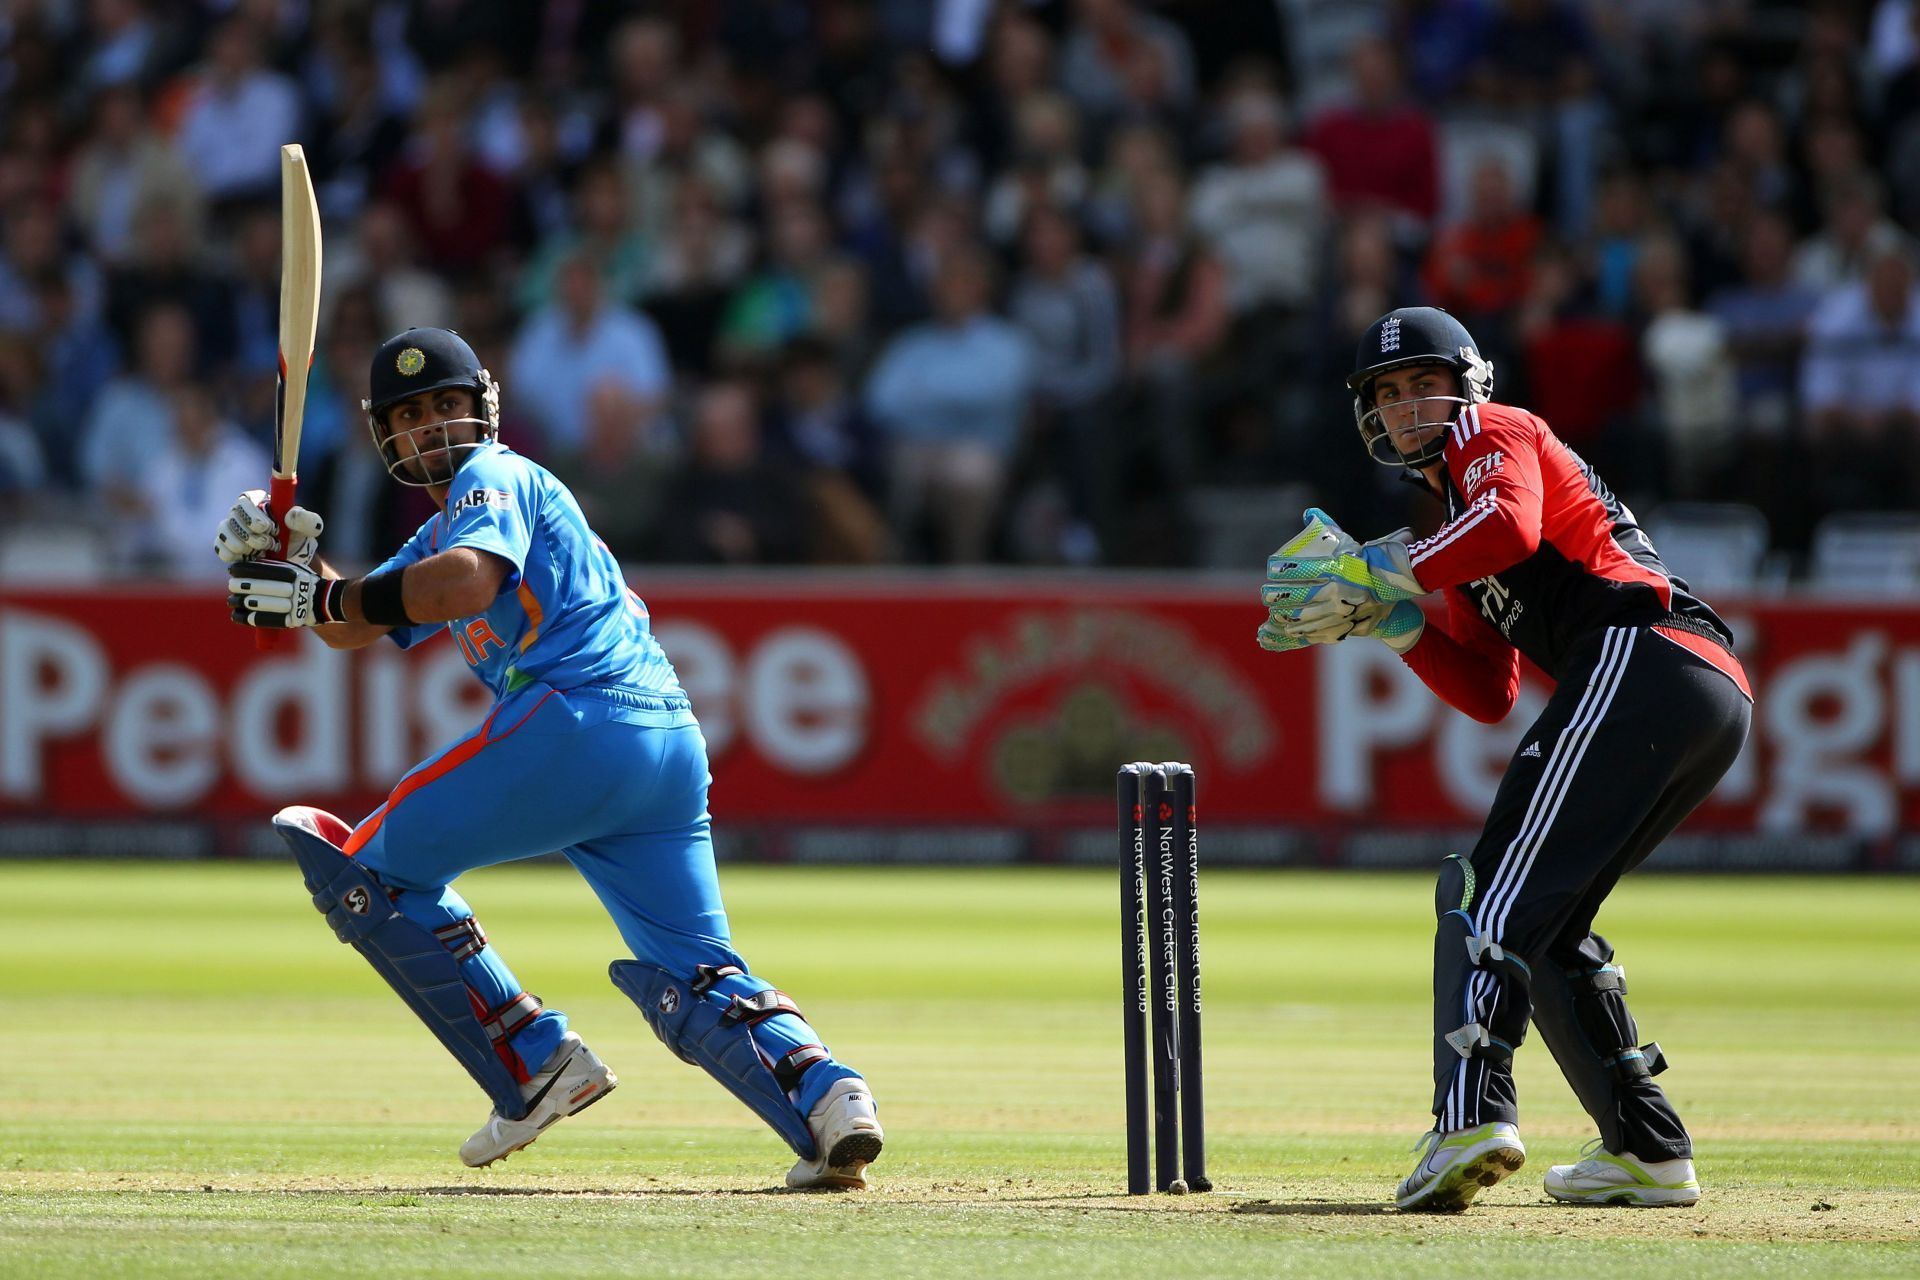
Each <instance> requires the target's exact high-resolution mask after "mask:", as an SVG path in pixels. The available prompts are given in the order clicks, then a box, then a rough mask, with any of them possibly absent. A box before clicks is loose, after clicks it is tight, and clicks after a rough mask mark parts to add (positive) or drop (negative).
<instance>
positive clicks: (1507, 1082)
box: [1260, 307, 1753, 1211]
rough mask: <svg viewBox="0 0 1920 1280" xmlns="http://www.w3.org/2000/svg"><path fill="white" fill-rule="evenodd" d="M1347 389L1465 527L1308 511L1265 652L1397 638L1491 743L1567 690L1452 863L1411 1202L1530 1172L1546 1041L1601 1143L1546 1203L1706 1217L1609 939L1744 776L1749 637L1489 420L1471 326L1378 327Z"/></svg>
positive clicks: (1530, 438)
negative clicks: (1372, 532)
mask: <svg viewBox="0 0 1920 1280" xmlns="http://www.w3.org/2000/svg"><path fill="white" fill-rule="evenodd" d="M1347 385H1348V386H1349V387H1350V388H1351V389H1352V391H1353V396H1354V400H1353V405H1354V416H1355V419H1356V420H1357V422H1358V424H1359V427H1360V437H1361V439H1362V440H1363V441H1364V442H1365V443H1366V446H1367V450H1368V452H1369V453H1370V454H1371V455H1372V456H1373V458H1374V459H1375V460H1376V461H1378V462H1382V463H1385V464H1386V465H1388V466H1392V467H1397V468H1401V469H1402V470H1403V471H1404V472H1405V474H1406V476H1407V478H1409V479H1410V480H1412V481H1413V482H1415V483H1417V484H1419V485H1420V486H1422V487H1423V488H1425V489H1427V490H1428V491H1430V492H1431V493H1432V494H1434V496H1436V497H1437V498H1439V499H1440V501H1441V502H1442V503H1444V504H1445V507H1446V516H1447V520H1446V523H1445V524H1444V525H1442V526H1441V528H1440V530H1439V531H1438V532H1437V533H1435V534H1434V535H1433V536H1432V537H1429V538H1423V539H1421V540H1419V541H1412V540H1411V539H1410V535H1409V532H1408V531H1407V530H1405V529H1403V530H1401V531H1399V532H1398V533H1395V534H1390V535H1389V536H1387V537H1385V538H1380V539H1376V540H1375V541H1373V542H1369V543H1367V544H1365V545H1364V546H1362V545H1358V544H1356V543H1355V542H1354V541H1353V540H1352V539H1350V538H1348V537H1347V536H1346V535H1345V534H1344V533H1342V532H1341V531H1340V530H1339V529H1338V527H1337V526H1335V525H1334V524H1333V522H1332V521H1331V520H1329V519H1327V518H1326V517H1325V516H1324V515H1323V514H1322V513H1321V512H1318V511H1309V512H1308V513H1307V514H1308V517H1309V519H1308V524H1307V527H1306V529H1304V530H1303V531H1302V532H1301V534H1300V535H1299V536H1298V537H1296V538H1295V539H1294V540H1293V541H1292V542H1290V543H1288V544H1287V546H1285V547H1283V548H1281V550H1280V551H1279V552H1277V553H1276V554H1275V555H1274V556H1273V557H1272V558H1271V559H1270V560H1269V561H1268V565H1267V583H1266V586H1265V588H1264V589H1263V592H1262V601H1263V603H1264V604H1265V605H1266V607H1267V609H1268V611H1269V616H1268V620H1267V622H1266V624H1265V625H1263V626H1262V627H1261V628H1260V644H1261V646H1262V647H1263V648H1267V649H1272V650H1276V651H1280V650H1288V649H1296V648H1302V647H1304V646H1307V645H1314V644H1333V643H1337V642H1339V641H1342V640H1345V639H1348V638H1350V637H1353V636H1365V635H1372V636H1375V637H1377V638H1378V639H1380V640H1382V641H1384V642H1385V643H1386V644H1387V645H1388V646H1389V647H1390V648H1392V649H1393V650H1394V651H1395V652H1396V653H1398V654H1399V655H1400V657H1401V659H1402V660H1403V661H1404V662H1405V663H1406V664H1407V665H1408V666H1409V667H1411V668H1412V669H1413V671H1414V672H1415V673H1416V674H1418V675H1419V677H1420V678H1421V680H1423V681H1425V682H1426V684H1427V687H1428V688H1430V689H1432V690H1433V691H1434V692H1435V693H1436V694H1438V695H1439V696H1440V697H1441V698H1443V699H1444V700H1445V701H1446V702H1447V703H1448V704H1449V705H1451V706H1453V707H1455V708H1456V709H1458V710H1460V711H1463V712H1465V713H1466V714H1467V715H1470V716H1472V717H1473V718H1474V719H1476V720H1480V721H1483V722H1485V723H1488V724H1491V723H1494V722H1497V721H1499V720H1501V719H1503V718H1505V716H1506V715H1507V713H1508V712H1510V711H1511V710H1512V709H1513V706H1514V701H1515V698H1516V695H1517V694H1518V692H1519V685H1520V659H1521V658H1522V657H1523V656H1524V657H1525V658H1526V659H1527V660H1528V661H1529V662H1531V663H1532V664H1533V665H1534V666H1536V667H1538V668H1539V669H1540V670H1541V671H1543V672H1545V673H1546V674H1547V675H1548V676H1549V677H1551V678H1552V679H1553V680H1554V681H1555V683H1556V689H1555V691H1554V694H1553V696H1552V697H1551V698H1550V699H1549V701H1548V703H1547V706H1546V710H1544V711H1543V712H1541V714H1540V716H1539V718H1538V719H1537V720H1535V721H1534V723H1533V725H1532V726H1531V727H1530V728H1529V729H1528V730H1527V732H1526V733H1525V734H1524V735H1522V737H1521V745H1520V746H1519V747H1518V748H1517V749H1516V750H1515V752H1514V756H1513V759H1512V760H1511V761H1509V763H1508V765H1507V772H1506V775H1505V777H1503V778H1502V779H1501V782H1500V788H1499V791H1498V792H1497V794H1496V795H1495V798H1494V802H1493V809H1492V811H1491V812H1490V813H1489V814H1488V815H1487V821H1486V827H1485V829H1484V830H1483V831H1482V833H1481V836H1480V840H1479V843H1477V844H1476V845H1475V846H1474V847H1473V851H1472V852H1471V853H1470V854H1468V855H1466V856H1464V857H1463V856H1461V855H1459V854H1454V855H1450V856H1449V857H1448V858H1447V859H1446V860H1445V862H1444V863H1442V865H1441V870H1440V884H1439V893H1438V900H1437V902H1436V910H1437V912H1438V914H1439V918H1440V920H1439V928H1438V932H1437V934H1436V937H1435V942H1434V962H1433V963H1434V970H1433V993H1434V1041H1433V1050H1434V1097H1433V1113H1434V1127H1433V1130H1432V1132H1431V1133H1429V1134H1428V1135H1427V1136H1426V1138H1425V1139H1424V1140H1423V1141H1422V1144H1421V1147H1420V1156H1419V1160H1418V1162H1417V1163H1416V1164H1415V1165H1414V1169H1413V1172H1412V1173H1411V1174H1409V1175H1408V1176H1407V1178H1406V1180H1405V1181H1403V1182H1402V1183H1401V1184H1400V1188H1399V1192H1398V1194H1397V1196H1396V1200H1397V1203H1398V1204H1399V1205H1400V1207H1401V1208H1403V1209H1432V1210H1446V1211H1451V1210H1458V1209H1463V1208H1465V1207H1466V1206H1467V1204H1468V1203H1469V1202H1470V1201H1471V1200H1472V1199H1473V1197H1474V1195H1475V1194H1477V1193H1478V1192H1479V1190H1480V1188H1481V1187H1483V1186H1492V1185H1493V1184H1494V1183H1496V1182H1498V1181H1500V1179H1502V1178H1504V1177H1506V1176H1507V1175H1508V1174H1509V1173H1512V1172H1513V1171H1514V1170H1516V1169H1518V1168H1519V1167H1520V1166H1521V1164H1522V1163H1523V1162H1524V1161H1525V1159H1526V1150H1525V1148H1524V1147H1523V1146H1522V1145H1521V1143H1520V1133H1519V1129H1518V1127H1517V1125H1518V1121H1519V1109H1518V1103H1517V1101H1516V1098H1515V1095H1514V1087H1513V1072H1512V1057H1513V1052H1514V1050H1515V1049H1516V1048H1517V1047H1518V1046H1519V1044H1520V1042H1521V1040H1522V1039H1524V1038H1525V1036H1526V1031H1527V1023H1528V1020H1529V1018H1531V1020H1532V1022H1533V1025H1535V1026H1536V1027H1538V1028H1539V1029H1540V1034H1541V1036H1542V1038H1543V1039H1545V1040H1546V1042H1547V1048H1548V1049H1549V1050H1551V1051H1552V1053H1553V1056H1554V1059H1555V1060H1556V1061H1557V1062H1558V1063H1559V1064H1560V1069H1561V1070H1562V1071H1563V1072H1564V1073H1565V1074H1566V1077H1567V1082H1568V1083H1569V1084H1571V1085H1572V1086H1573V1090H1574V1092H1575V1093H1576V1094H1577V1095H1578V1096H1579V1098H1580V1103H1581V1105H1582V1106H1583V1107H1585V1108H1586V1110H1587V1113H1588V1114H1589V1115H1591V1116H1592V1117H1593V1122H1594V1124H1595V1125H1596V1126H1597V1127H1598V1128H1599V1137H1598V1139H1597V1140H1596V1141H1595V1142H1594V1143H1593V1144H1591V1145H1590V1146H1589V1147H1588V1149H1587V1150H1586V1151H1585V1152H1583V1153H1582V1155H1583V1156H1584V1158H1583V1159H1581V1160H1579V1161H1577V1162H1575V1163H1573V1164H1566V1165H1555V1166H1553V1167H1552V1168H1551V1169H1549V1170H1548V1171H1547V1176H1546V1189H1547V1194H1548V1195H1550V1196H1552V1197H1554V1198H1555V1199H1558V1200H1566V1201H1573V1202H1576V1203H1584V1204H1599V1203H1626V1204H1633V1205H1669V1204H1692V1203H1694V1202H1695V1201H1696V1200H1698V1199H1699V1198H1700V1187H1699V1183H1698V1181H1697V1180H1696V1178H1695V1176H1694V1167H1693V1146H1692V1142H1691V1140H1690V1139H1689V1137H1688V1135H1687V1130H1686V1127H1685V1126H1684V1125H1682V1124H1681V1123H1680V1117H1679V1116H1678V1115H1677V1114H1676V1113H1675V1112H1674V1109H1673V1104H1672V1103H1671V1102H1670V1101H1669V1100H1668V1098H1667V1096H1666V1094H1665V1093H1663V1092H1662V1091H1661V1089H1660V1086H1659V1085H1657V1084H1655V1083H1654V1079H1653V1078H1654V1077H1655V1076H1656V1075H1658V1074H1659V1073H1660V1072H1661V1071H1662V1070H1663V1069H1664V1068H1665V1066H1666V1061H1665V1059H1664V1058H1663V1057H1662V1055H1661V1052H1660V1048H1659V1046H1658V1045H1656V1044H1642V1043H1641V1042H1640V1032H1639V1029H1638V1027H1637V1026H1636V1025H1635V1023H1634V1020H1633V1015H1632V1014H1631V1013H1629V1012H1628V1011H1627V1000H1626V995H1627V983H1626V975H1625V973H1624V972H1623V971H1622V969H1621V967H1620V966H1619V965H1617V964H1615V963H1614V952H1613V948H1612V947H1611V946H1609V945H1608V944H1607V941H1606V939H1605V938H1602V937H1601V936H1600V935H1599V934H1596V933H1594V932H1593V922H1594V916H1595V915H1596V913H1598V911H1599V910H1600V904H1601V903H1603V902H1604V901H1606V897H1607V894H1608V893H1610V892H1611V891H1612V889H1613V886H1614V884H1615V883H1616V882H1617V881H1618V880H1619V879H1620V877H1621V876H1622V875H1624V874H1626V873H1627V872H1628V871H1631V870H1632V869H1633V868H1634V867H1636V866H1638V865H1639V864H1640V863H1641V862H1642V861H1644V860H1645V859H1646V857H1647V855H1648V854H1649V853H1651V852H1652V851H1653V850H1654V848H1655V846H1657V845H1658V844H1659V843H1660V841H1661V840H1663V839H1664V838H1665V837H1666V835H1667V833H1668V832H1670V831H1672V830H1673V829H1674V827H1675V826H1676V825H1678V824H1679V822H1680V820H1681V819H1683V818H1685V817H1686V816H1687V814H1688V813H1690V812H1692V811H1693V809H1694V807H1695V806H1697V805H1698V804H1699V803H1700V802H1701V801H1702V800H1704V799H1705V798H1706V797H1707V795H1708V793H1709V792H1711V791H1712V790H1713V788H1714V785H1715V784H1716V783H1717V782H1718V781H1719V780H1720V778H1721V776H1722V775H1723V774H1725V773H1726V771H1727V769H1728V768H1729V767H1730V766H1731V765H1732V764H1733V761H1734V759H1735V757H1737V756H1738V755H1739V754H1740V748H1741V746H1742V744H1743V743H1744V742H1745V741H1746V737H1747V727H1748V724H1749V721H1750V720H1751V717H1752V703H1753V696H1752V691H1751V689H1750V688H1749V687H1748V684H1747V677H1746V674H1745V672H1744V671H1742V669H1741V666H1740V662H1739V660H1738V659H1737V658H1736V657H1735V656H1734V654H1733V637H1732V634H1731V633H1730V632H1729V631H1728V630H1727V627H1726V625H1725V624H1724V623H1722V622H1721V621H1720V619H1719V618H1718V617H1716V616H1715V615H1714V613H1713V611H1712V610H1711V609H1709V608H1708V607H1707V606H1706V605H1705V604H1704V603H1702V602H1701V601H1700V600H1699V599H1698V598H1697V597H1695V596H1694V595H1693V594H1692V593H1691V592H1690V591H1689V590H1688V588H1687V585H1686V583H1685V582H1683V581H1681V580H1680V579H1678V578H1675V577H1674V576H1673V575H1672V574H1671V573H1669V572H1668V571H1667V569H1666V567H1665V566H1664V565H1662V564H1661V562H1660V557H1659V556H1658V555H1657V554H1656V553H1655V551H1654V548H1653V544H1652V543H1651V542H1649V541H1648V539H1647V536H1646V534H1645V533H1643V532H1642V531H1641V530H1640V528H1639V526H1638V525H1637V524H1635V522H1634V518H1633V513H1632V512H1631V511H1629V510H1628V509H1627V507H1626V506H1625V504H1623V503H1621V502H1620V501H1619V500H1618V499H1617V498H1616V497H1614V495H1613V494H1612V492H1610V491H1609V490H1608V488H1607V486H1606V485H1605V484H1604V483H1602V482H1601V480H1600V477H1599V476H1597V475H1595V474H1594V472H1593V470H1592V468H1590V467H1589V466H1587V464H1586V463H1585V462H1583V461H1582V460H1581V459H1580V457H1579V456H1578V455H1577V454H1575V453H1574V452H1573V451H1572V450H1571V449H1569V448H1568V447H1567V446H1566V445H1565V444H1563V443H1562V442H1561V441H1560V440H1559V439H1558V438H1557V437H1555V435H1554V434H1553V432H1552V430H1551V429H1550V428H1549V427H1548V426H1547V424H1546V423H1545V422H1543V421H1542V420H1541V419H1540V418H1538V417H1536V416H1534V415H1533V414H1531V413H1528V412H1526V411H1525V410H1523V409H1517V408H1514V407H1512V406H1510V405H1503V404H1495V403H1493V402H1492V394H1493V368H1492V366H1491V365H1490V364H1488V363H1487V362H1486V361H1485V360H1484V359H1482V358H1481V355H1480V352H1479V350H1478V348H1477V347H1476V346H1475V345H1474V341H1473V338H1472V337H1471V336H1470V335H1469V334H1468V333H1467V331H1466V329H1465V328H1464V327H1463V326H1462V325H1461V324H1460V323H1459V322H1458V321H1456V320H1455V319H1454V318H1453V317H1452V316H1449V315H1447V314H1446V313H1445V312H1443V311H1438V310H1435V309H1433V308H1431V307H1404V308H1401V309H1400V310H1397V311H1392V312H1389V313H1388V314H1387V315H1385V316H1382V317H1381V318H1380V319H1379V320H1378V321H1376V322H1375V323H1374V324H1373V326H1372V327H1371V328H1370V329H1368V330H1367V333H1366V335H1365V337H1363V338H1362V339H1361V341H1360V348H1359V354H1358V356H1357V357H1356V359H1355V361H1354V372H1353V374H1352V376H1351V377H1349V378H1348V379H1347ZM1433 592H1440V593H1442V594H1444V596H1445V598H1446V605H1447V608H1446V610H1445V612H1444V613H1436V614H1435V615H1433V616H1432V617H1431V618H1429V617H1428V616H1427V615H1425V614H1423V613H1422V611H1421V609H1420V607H1419V606H1418V605H1416V604H1415V603H1414V599H1415V598H1416V597H1419V596H1424V595H1428V594H1430V593H1433Z"/></svg>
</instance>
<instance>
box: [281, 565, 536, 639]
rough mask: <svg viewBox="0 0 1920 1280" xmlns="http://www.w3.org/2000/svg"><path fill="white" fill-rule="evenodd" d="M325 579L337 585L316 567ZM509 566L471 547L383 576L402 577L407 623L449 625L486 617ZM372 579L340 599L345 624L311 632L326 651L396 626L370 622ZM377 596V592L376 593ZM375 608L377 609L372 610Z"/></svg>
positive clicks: (324, 568) (328, 571)
mask: <svg viewBox="0 0 1920 1280" xmlns="http://www.w3.org/2000/svg"><path fill="white" fill-rule="evenodd" d="M319 568H320V571H321V574H322V576H323V577H327V578H332V579H338V578H339V577H340V575H339V574H338V573H336V572H334V570H333V569H332V567H331V566H328V565H325V564H322V565H320V566H319ZM512 571H513V566H512V565H511V564H510V563H508V562H507V561H506V560H505V559H503V558H501V557H500V556H497V555H494V554H493V553H492V552H490V551H479V550H476V549H474V548H472V547H453V548H451V549H449V550H446V551H442V552H440V553H439V554H438V555H431V556H428V557H427V558H426V559H424V560H421V561H419V562H417V563H415V564H410V565H408V566H406V567H405V568H403V569H390V570H388V571H387V573H386V574H380V575H375V576H377V577H381V578H384V577H387V576H388V574H398V575H400V600H399V602H400V605H401V607H402V608H403V609H404V610H405V613H406V621H407V622H408V623H422V622H451V621H453V620H454V619H455V618H470V617H472V616H474V615H475V614H479V613H484V612H486V610H487V607H488V606H489V605H491V604H492V603H493V602H494V599H495V598H496V597H498V596H499V594H500V588H501V586H502V585H503V584H504V583H505V582H506V580H507V575H508V574H509V573H511V572H512ZM370 580H371V578H353V579H350V580H349V581H348V582H347V585H346V589H345V592H344V594H343V596H342V601H341V603H342V612H343V613H344V614H345V615H346V618H347V620H346V621H344V622H332V623H327V624H326V625H324V626H320V627H316V628H314V631H315V633H316V634H317V635H318V636H319V637H320V639H321V640H322V641H324V642H325V643H326V644H327V645H328V646H330V647H331V648H335V649H360V648H364V647H365V646H367V645H370V644H372V643H373V642H374V641H375V640H378V639H379V638H380V637H381V636H384V635H386V634H387V633H388V632H389V631H391V630H393V628H394V627H395V626H396V625H402V624H399V623H390V622H369V621H367V620H366V617H367V608H368V603H367V599H366V596H367V583H368V582H369V581H370ZM376 590H378V588H376ZM377 608H378V606H376V609H377Z"/></svg>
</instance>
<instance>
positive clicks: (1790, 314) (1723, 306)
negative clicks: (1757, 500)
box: [1707, 212, 1820, 440]
mask: <svg viewBox="0 0 1920 1280" xmlns="http://www.w3.org/2000/svg"><path fill="white" fill-rule="evenodd" d="M1741 265H1742V274H1741V278H1740V280H1739V282H1738V283H1736V284H1734V285H1732V286H1730V287H1728V288H1725V289H1722V290H1720V291H1719V292H1718V293H1715V294H1714V295H1713V296H1712V297H1711V298H1709V299H1708V300H1707V310H1708V311H1709V312H1710V313H1711V314H1712V315H1713V317H1714V318H1715V319H1716V320H1718V321H1719V322H1720V325H1721V327H1722V328H1723V329H1724V330H1725V331H1726V335H1727V350H1728V352H1729V354H1731V355H1732V357H1733V362H1734V384H1735V390H1736V394H1737V396H1738V398H1739V411H1738V415H1739V420H1740V424H1741V429H1742V431H1743V432H1744V433H1748V434H1759V435H1763V436H1767V437H1770V438H1773V439H1775V440H1779V439H1782V438H1784V437H1785V435H1786V433H1787V430H1788V427H1789V426H1790V424H1791V421H1792V417H1793V413H1794V408H1795V406H1794V383H1795V377H1794V371H1795V370H1796V369H1797V368H1798V367H1799V364H1800V347H1801V341H1802V336H1803V334H1804V331H1805V328H1806V323H1807V319H1808V317H1810V316H1811V315H1812V314H1813V309H1814V307H1815V306H1816V305H1817V304H1818V302H1819V299H1820V295H1819V294H1817V293H1816V292H1814V291H1813V290H1812V289H1809V288H1808V287H1807V286H1805V285H1803V284H1801V283H1799V282H1798V281H1796V280H1795V279H1794V278H1793V228H1792V226H1791V225H1789V224H1788V222H1787V220H1786V218H1785V217H1783V216H1782V215H1780V214H1777V213H1767V212H1762V213H1758V214H1756V215H1754V217H1753V220H1752V221H1751V222H1749V223H1748V224H1747V240H1746V245H1745V251H1744V253H1743V254H1742V255H1741Z"/></svg>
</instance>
